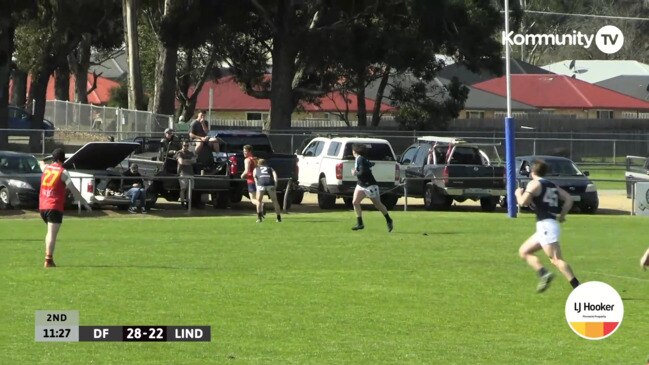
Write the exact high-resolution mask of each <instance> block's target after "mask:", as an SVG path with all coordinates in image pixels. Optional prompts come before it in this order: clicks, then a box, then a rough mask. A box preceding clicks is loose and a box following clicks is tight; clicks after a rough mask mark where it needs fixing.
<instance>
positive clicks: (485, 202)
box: [480, 197, 499, 212]
mask: <svg viewBox="0 0 649 365" xmlns="http://www.w3.org/2000/svg"><path fill="white" fill-rule="evenodd" d="M498 200H499V198H498V197H488V198H480V208H482V210H483V211H485V212H493V211H494V210H496V205H498Z"/></svg>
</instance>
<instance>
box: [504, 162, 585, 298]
mask: <svg viewBox="0 0 649 365" xmlns="http://www.w3.org/2000/svg"><path fill="white" fill-rule="evenodd" d="M547 171H548V165H547V164H546V163H545V162H544V161H540V160H537V161H534V164H533V165H532V171H531V172H530V176H531V178H532V180H531V181H530V182H529V183H528V184H527V186H526V187H525V189H523V188H518V189H517V190H516V200H517V201H518V205H520V206H523V207H525V206H529V207H530V208H532V209H533V210H534V212H535V213H536V232H535V233H534V234H533V235H531V236H530V238H528V239H527V240H526V241H525V242H524V243H523V244H522V245H521V247H520V248H519V249H518V254H519V255H520V257H521V258H522V259H523V260H525V261H527V263H528V264H529V265H530V266H531V267H532V268H533V269H534V270H535V271H536V272H537V273H538V275H539V283H538V285H537V287H536V291H537V292H539V293H541V292H543V291H545V289H547V288H548V285H549V284H550V282H551V281H552V276H553V275H552V273H551V272H549V271H548V270H546V268H545V267H543V264H541V260H539V258H538V257H537V256H536V255H535V254H534V253H535V252H536V251H538V250H541V249H543V251H545V253H546V254H547V255H548V257H550V261H551V262H552V264H553V265H554V266H556V267H557V268H558V269H559V271H561V273H562V274H563V276H565V277H566V279H567V280H568V281H569V282H570V285H572V287H573V288H576V287H577V286H578V285H579V280H577V278H576V277H575V275H574V274H573V272H572V269H571V268H570V265H568V263H567V262H566V261H564V259H563V257H562V256H561V246H559V233H560V228H559V223H561V222H564V221H565V220H566V214H567V213H568V211H570V208H571V207H572V204H573V200H572V197H571V196H570V194H568V193H567V192H566V191H565V190H563V189H561V188H560V187H558V186H556V185H555V184H554V183H552V182H550V181H549V180H546V179H544V178H543V176H545V174H546V173H547ZM561 203H563V204H561Z"/></svg>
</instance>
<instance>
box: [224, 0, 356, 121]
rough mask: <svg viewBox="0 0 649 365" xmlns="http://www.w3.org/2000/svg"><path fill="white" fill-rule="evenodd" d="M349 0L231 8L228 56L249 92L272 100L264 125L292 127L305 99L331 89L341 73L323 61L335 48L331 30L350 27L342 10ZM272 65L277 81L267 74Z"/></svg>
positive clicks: (257, 2) (288, 0) (252, 1)
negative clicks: (336, 73) (342, 16)
mask: <svg viewBox="0 0 649 365" xmlns="http://www.w3.org/2000/svg"><path fill="white" fill-rule="evenodd" d="M349 3H350V2H348V1H343V0H340V1H336V0H330V1H304V0H265V1H261V0H246V1H239V2H237V4H238V5H237V6H236V7H227V13H226V14H225V19H226V23H227V24H228V28H229V36H228V37H227V39H225V43H224V44H223V46H224V47H225V50H226V55H227V57H226V58H227V59H228V61H229V62H230V64H231V66H232V70H233V71H234V73H235V76H236V77H237V80H238V81H239V82H240V83H241V84H242V85H243V86H244V88H245V90H246V92H247V93H248V94H250V95H252V96H254V97H257V98H269V99H270V102H271V110H270V121H269V122H268V123H267V124H266V125H265V126H264V128H265V129H286V128H290V126H291V114H292V112H293V110H294V109H295V108H296V106H297V105H298V104H299V103H300V101H303V100H305V101H312V100H314V98H316V97H318V96H322V95H324V94H326V93H327V92H328V91H329V90H331V88H332V86H333V84H334V83H335V81H336V77H335V75H334V74H333V73H332V72H331V70H330V69H329V68H328V67H326V62H324V61H327V60H330V57H328V56H327V53H328V52H329V51H330V50H331V49H332V48H333V47H334V46H335V42H334V40H333V39H331V37H330V34H332V32H333V30H334V29H337V28H343V27H345V25H346V24H345V22H344V21H341V16H340V11H339V10H340V9H342V6H343V5H345V4H349ZM271 60H272V62H271ZM269 67H270V68H271V70H272V71H271V74H272V76H271V77H272V81H271V80H270V79H269V78H267V77H266V76H265V74H266V73H267V70H268V68H269Z"/></svg>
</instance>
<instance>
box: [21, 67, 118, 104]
mask: <svg viewBox="0 0 649 365" xmlns="http://www.w3.org/2000/svg"><path fill="white" fill-rule="evenodd" d="M93 77H94V76H93V75H92V73H89V74H88V82H87V85H86V90H90V88H91V87H92V82H93V80H94V79H93ZM75 82H76V78H75V77H74V75H70V92H69V94H68V100H70V101H73V100H74V95H75ZM12 83H13V82H12V81H11V80H10V81H9V85H11V84H12ZM30 85H31V75H27V94H29V87H30ZM54 85H55V82H54V76H50V79H49V81H48V83H47V92H46V94H45V100H56V97H55V92H54ZM114 87H119V83H117V82H116V81H113V80H109V79H107V78H105V77H102V76H100V77H98V78H97V88H96V89H95V90H93V91H92V92H91V93H90V94H88V104H93V105H106V104H108V101H110V90H111V89H112V88H114ZM9 89H10V90H11V86H10V88H9Z"/></svg>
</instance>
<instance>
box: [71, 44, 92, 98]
mask: <svg viewBox="0 0 649 365" xmlns="http://www.w3.org/2000/svg"><path fill="white" fill-rule="evenodd" d="M74 54H75V56H74V57H68V60H69V61H70V69H71V70H72V73H73V74H74V100H75V101H76V102H78V103H81V104H88V69H89V68H90V34H87V33H85V34H83V35H82V36H81V42H79V45H78V46H77V49H76V52H74Z"/></svg>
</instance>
